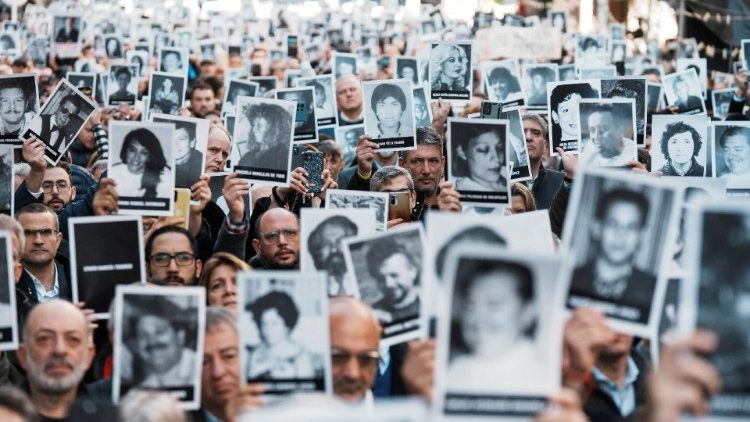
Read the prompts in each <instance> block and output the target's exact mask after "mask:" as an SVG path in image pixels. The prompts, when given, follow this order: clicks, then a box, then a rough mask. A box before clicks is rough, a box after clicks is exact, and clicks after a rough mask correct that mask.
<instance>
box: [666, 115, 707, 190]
mask: <svg viewBox="0 0 750 422" xmlns="http://www.w3.org/2000/svg"><path fill="white" fill-rule="evenodd" d="M702 145H703V141H702V140H701V135H700V134H699V133H698V131H697V130H695V128H694V127H692V126H690V125H687V124H685V123H683V122H674V123H670V124H668V125H667V127H666V128H665V130H664V133H663V134H662V135H661V141H660V142H659V146H660V147H661V153H662V154H664V158H666V160H667V162H666V163H664V166H663V167H662V168H661V174H662V175H663V176H698V177H703V175H704V173H705V168H704V167H703V166H702V165H700V164H698V161H696V159H695V157H697V156H698V153H699V152H700V150H701V146H702Z"/></svg>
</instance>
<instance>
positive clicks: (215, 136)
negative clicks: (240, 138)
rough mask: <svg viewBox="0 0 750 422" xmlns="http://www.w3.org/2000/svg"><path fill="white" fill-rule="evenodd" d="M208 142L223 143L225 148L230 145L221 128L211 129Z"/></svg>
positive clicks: (215, 144) (214, 144)
mask: <svg viewBox="0 0 750 422" xmlns="http://www.w3.org/2000/svg"><path fill="white" fill-rule="evenodd" d="M208 143H209V145H213V146H218V145H217V144H223V145H224V146H226V147H227V148H229V145H230V141H229V137H228V136H227V134H226V133H224V131H223V130H212V131H211V133H210V134H209V135H208Z"/></svg>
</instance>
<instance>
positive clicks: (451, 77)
mask: <svg viewBox="0 0 750 422" xmlns="http://www.w3.org/2000/svg"><path fill="white" fill-rule="evenodd" d="M471 75H472V72H471V43H440V44H433V45H432V51H431V52H430V84H431V85H432V93H431V96H430V99H432V100H436V99H438V98H443V99H447V100H468V99H471Z"/></svg>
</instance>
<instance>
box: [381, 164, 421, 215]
mask: <svg viewBox="0 0 750 422" xmlns="http://www.w3.org/2000/svg"><path fill="white" fill-rule="evenodd" d="M370 190H371V191H372V192H386V193H396V192H409V208H410V209H411V210H412V212H411V220H412V221H419V219H420V218H422V211H423V208H419V209H418V208H417V192H416V190H415V189H414V181H413V180H412V178H411V174H410V173H409V171H407V170H405V169H403V168H401V167H396V166H387V167H383V168H381V169H380V170H378V171H376V172H375V174H373V175H372V178H370ZM400 220H401V219H400V218H398V219H395V220H391V221H388V228H391V227H393V226H394V225H396V224H399V223H402V221H400Z"/></svg>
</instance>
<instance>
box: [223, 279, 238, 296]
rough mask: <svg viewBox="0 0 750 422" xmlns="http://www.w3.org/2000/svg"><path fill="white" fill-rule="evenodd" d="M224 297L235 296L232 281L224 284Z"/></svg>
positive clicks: (235, 288) (234, 287)
mask: <svg viewBox="0 0 750 422" xmlns="http://www.w3.org/2000/svg"><path fill="white" fill-rule="evenodd" d="M224 296H237V286H236V285H235V284H234V282H233V281H230V282H228V283H227V284H226V289H225V290H224Z"/></svg>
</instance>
